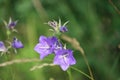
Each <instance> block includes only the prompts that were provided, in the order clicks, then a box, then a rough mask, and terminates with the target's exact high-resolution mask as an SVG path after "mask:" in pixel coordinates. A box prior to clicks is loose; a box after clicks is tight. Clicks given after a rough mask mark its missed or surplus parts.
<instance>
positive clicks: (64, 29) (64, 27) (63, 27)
mask: <svg viewBox="0 0 120 80" xmlns="http://www.w3.org/2000/svg"><path fill="white" fill-rule="evenodd" d="M67 31H68V29H67V27H66V26H61V27H60V32H67Z"/></svg>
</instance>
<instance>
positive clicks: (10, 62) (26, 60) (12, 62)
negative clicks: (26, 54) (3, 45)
mask: <svg viewBox="0 0 120 80" xmlns="http://www.w3.org/2000/svg"><path fill="white" fill-rule="evenodd" d="M39 61H41V60H40V59H16V60H11V61H6V62H3V63H0V67H4V66H8V65H12V64H15V63H26V62H39Z"/></svg>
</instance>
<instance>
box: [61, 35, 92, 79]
mask: <svg viewBox="0 0 120 80" xmlns="http://www.w3.org/2000/svg"><path fill="white" fill-rule="evenodd" d="M61 37H62V39H63V40H66V41H67V42H69V43H71V45H72V46H73V48H75V49H76V50H79V51H80V52H81V54H82V56H83V58H84V61H85V63H86V65H87V67H88V70H89V73H90V76H91V80H94V77H93V73H92V70H91V68H90V66H89V63H88V60H87V58H86V56H85V53H84V50H83V48H82V47H81V46H80V44H79V42H78V41H77V40H76V39H75V38H71V37H68V36H66V35H62V36H61Z"/></svg>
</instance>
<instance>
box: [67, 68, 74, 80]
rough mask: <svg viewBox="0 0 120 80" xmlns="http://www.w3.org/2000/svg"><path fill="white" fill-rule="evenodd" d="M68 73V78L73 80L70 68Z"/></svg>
mask: <svg viewBox="0 0 120 80" xmlns="http://www.w3.org/2000/svg"><path fill="white" fill-rule="evenodd" d="M67 73H68V76H69V80H73V78H72V75H71V70H70V68H69V69H68V70H67Z"/></svg>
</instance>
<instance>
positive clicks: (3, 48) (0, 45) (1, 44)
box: [0, 41, 7, 52]
mask: <svg viewBox="0 0 120 80" xmlns="http://www.w3.org/2000/svg"><path fill="white" fill-rule="evenodd" d="M0 51H1V52H6V51H7V48H6V47H5V45H4V43H3V42H2V41H0Z"/></svg>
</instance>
